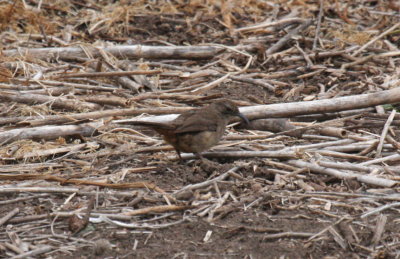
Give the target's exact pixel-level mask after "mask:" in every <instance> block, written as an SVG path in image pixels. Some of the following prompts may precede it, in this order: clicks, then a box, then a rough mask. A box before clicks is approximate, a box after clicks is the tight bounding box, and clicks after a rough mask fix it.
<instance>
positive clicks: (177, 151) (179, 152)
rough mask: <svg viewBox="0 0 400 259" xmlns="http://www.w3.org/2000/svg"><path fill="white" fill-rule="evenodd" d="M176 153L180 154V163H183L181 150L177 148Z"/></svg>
mask: <svg viewBox="0 0 400 259" xmlns="http://www.w3.org/2000/svg"><path fill="white" fill-rule="evenodd" d="M175 151H176V153H177V154H178V157H179V162H180V163H182V162H183V159H182V156H181V151H179V150H178V149H176V148H175Z"/></svg>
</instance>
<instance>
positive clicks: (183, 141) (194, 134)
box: [135, 99, 249, 160]
mask: <svg viewBox="0 0 400 259" xmlns="http://www.w3.org/2000/svg"><path fill="white" fill-rule="evenodd" d="M235 116H238V117H240V118H241V119H242V120H244V121H245V122H246V123H247V124H248V123H249V120H248V119H247V118H246V117H245V116H244V115H243V114H241V113H240V112H239V109H238V108H237V106H236V105H235V104H234V103H233V102H232V101H230V100H226V99H223V100H219V101H216V102H214V103H212V104H210V105H208V106H206V107H203V108H199V109H196V110H190V111H187V112H184V113H182V114H181V115H179V116H178V117H177V118H176V119H175V120H173V121H171V122H168V123H160V122H146V121H136V122H135V125H141V126H146V127H149V128H152V129H154V130H155V131H157V132H158V133H160V134H161V135H162V136H163V138H164V140H165V141H166V142H167V143H169V144H171V145H172V146H173V147H174V148H175V150H176V153H178V156H179V159H180V160H182V157H181V152H186V153H194V154H195V155H196V156H197V157H200V158H201V157H202V156H201V154H200V153H201V152H203V151H205V150H207V149H209V148H210V147H212V146H214V145H216V144H217V143H218V142H219V140H220V139H221V137H222V135H223V134H224V132H225V127H226V125H227V124H228V123H229V121H230V120H231V119H232V118H233V117H235Z"/></svg>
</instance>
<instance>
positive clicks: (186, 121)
mask: <svg viewBox="0 0 400 259" xmlns="http://www.w3.org/2000/svg"><path fill="white" fill-rule="evenodd" d="M182 115H183V116H179V117H178V118H177V119H176V125H177V128H176V129H175V131H174V132H175V133H190V132H193V133H194V132H199V131H217V128H218V123H217V121H218V118H217V116H214V115H213V114H207V116H203V115H202V114H199V113H198V112H195V111H194V112H193V113H189V114H182Z"/></svg>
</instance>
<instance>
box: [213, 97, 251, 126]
mask: <svg viewBox="0 0 400 259" xmlns="http://www.w3.org/2000/svg"><path fill="white" fill-rule="evenodd" d="M211 106H212V107H213V108H214V109H215V110H217V111H219V112H220V113H221V114H222V115H224V116H227V117H234V116H237V117H239V118H241V119H242V120H243V121H244V122H245V123H246V124H249V120H248V119H247V118H246V116H244V115H243V114H242V113H240V112H239V109H238V107H237V106H236V104H235V103H234V102H232V101H231V100H228V99H222V100H219V101H216V102H214V103H213V104H211Z"/></svg>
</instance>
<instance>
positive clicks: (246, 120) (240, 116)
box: [237, 112, 250, 125]
mask: <svg viewBox="0 0 400 259" xmlns="http://www.w3.org/2000/svg"><path fill="white" fill-rule="evenodd" d="M237 116H238V117H239V118H241V119H242V120H243V121H244V122H246V124H247V125H248V124H249V123H250V121H249V119H247V117H246V116H244V115H243V114H242V113H240V112H239V113H238V114H237Z"/></svg>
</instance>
